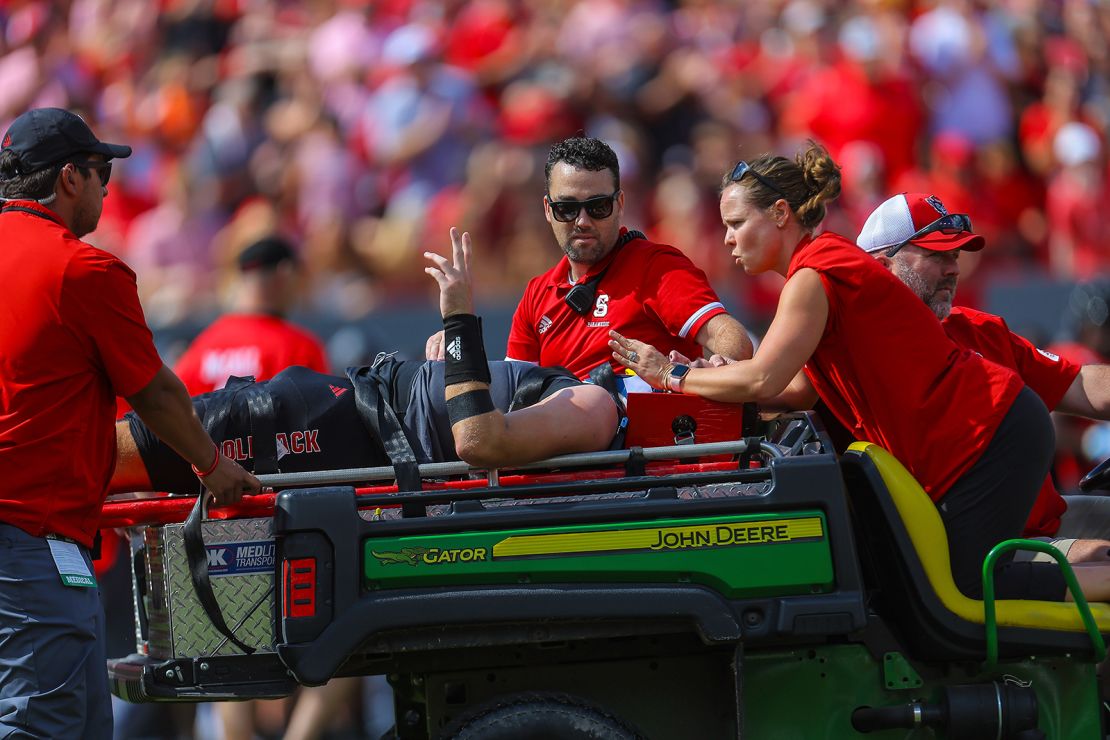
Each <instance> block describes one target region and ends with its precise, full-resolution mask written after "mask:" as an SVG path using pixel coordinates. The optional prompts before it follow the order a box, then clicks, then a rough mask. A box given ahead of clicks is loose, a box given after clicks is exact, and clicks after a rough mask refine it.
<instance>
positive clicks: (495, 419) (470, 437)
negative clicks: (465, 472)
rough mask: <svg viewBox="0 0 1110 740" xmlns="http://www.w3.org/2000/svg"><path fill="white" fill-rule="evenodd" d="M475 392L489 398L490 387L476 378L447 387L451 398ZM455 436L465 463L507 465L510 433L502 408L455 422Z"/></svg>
mask: <svg viewBox="0 0 1110 740" xmlns="http://www.w3.org/2000/svg"><path fill="white" fill-rule="evenodd" d="M471 392H478V393H485V394H486V395H487V397H488V394H489V386H488V385H487V384H485V383H482V382H479V381H476V380H472V381H467V382H465V383H454V384H452V385H449V386H447V396H446V397H447V401H448V402H450V401H451V400H452V399H455V398H458V397H460V396H462V395H463V394H465V393H471ZM451 435H452V436H453V437H454V438H455V454H457V455H458V456H459V459H461V460H463V461H464V462H467V463H470V464H471V465H474V466H475V467H484V466H490V467H494V466H497V465H501V464H503V460H502V458H503V454H504V452H505V447H506V444H505V440H506V438H507V436H508V435H507V429H506V426H505V415H504V414H503V413H501V412H500V411H498V410H496V409H494V410H493V411H489V412H487V413H482V414H474V415H473V416H468V417H467V418H465V419H461V420H457V421H454V423H452V424H451Z"/></svg>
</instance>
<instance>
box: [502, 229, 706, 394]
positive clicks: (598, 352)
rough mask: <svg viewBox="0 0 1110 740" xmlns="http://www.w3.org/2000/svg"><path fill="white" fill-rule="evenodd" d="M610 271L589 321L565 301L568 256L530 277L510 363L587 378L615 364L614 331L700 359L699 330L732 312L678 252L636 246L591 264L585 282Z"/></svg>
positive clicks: (646, 243) (600, 286)
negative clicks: (555, 368) (606, 364)
mask: <svg viewBox="0 0 1110 740" xmlns="http://www.w3.org/2000/svg"><path fill="white" fill-rule="evenodd" d="M625 231H626V230H625V229H623V228H622V229H621V234H624V233H625ZM610 264H611V265H612V267H611V268H610V269H609V271H608V272H606V273H605V275H604V277H602V279H601V282H599V283H598V284H597V294H596V298H595V299H594V303H593V306H592V307H591V309H590V310H589V311H587V312H586V315H584V316H583V315H581V314H579V313H576V312H575V311H574V309H572V308H571V307H570V306H568V305H567V304H566V302H565V301H564V300H563V299H564V298H565V297H566V295H567V293H569V292H570V289H571V287H572V286H571V283H570V262H569V261H568V260H567V258H566V257H565V256H564V257H563V259H561V260H559V264H557V265H555V267H554V268H553V269H551V270H549V271H548V272H546V273H544V274H543V275H540V276H539V277H535V278H532V280H531V281H530V282H529V283H528V287H527V288H526V289H525V291H524V297H523V298H521V300H520V305H519V306H517V309H516V313H515V314H513V326H512V329H511V331H510V332H509V345H508V349H507V351H506V353H505V354H506V357H505V359H507V360H525V361H528V362H536V363H539V364H540V365H545V366H554V365H561V366H563V367H565V368H566V369H568V370H570V371H571V372H572V373H574V374H575V375H577V376H578V377H579V378H585V377H587V376H588V375H589V373H590V370H592V369H593V368H595V367H597V366H598V365H600V364H601V363H603V362H610V363H611V361H612V352H611V351H610V349H609V346H608V342H609V330H610V329H615V330H616V331H619V332H620V333H621V334H623V335H624V336H626V337H629V338H631V339H639V340H640V341H642V342H647V343H648V344H650V345H652V346H654V347H655V348H657V349H658V350H659V351H660V352H663V353H664V354H666V353H668V352H670V351H671V350H678V351H679V352H681V353H682V354H684V355H686V356H687V357H691V358H693V357H700V356H701V354H702V352H701V347H700V346H699V345H698V343H697V342H696V341H695V337H697V334H698V331H699V330H701V328H702V327H703V326H704V325H705V323H706V322H707V321H709V319H711V318H713V317H714V316H716V315H718V314H722V313H727V312H726V311H725V307H724V306H723V305H721V301H720V299H719V298H718V297H717V294H716V293H715V292H714V291H713V289H712V288H711V287H709V281H708V280H707V279H706V277H705V273H704V272H702V271H701V270H699V269H698V268H697V267H695V266H694V263H693V262H691V261H690V260H689V258H688V257H686V255H684V254H683V253H682V252H680V251H679V250H677V249H675V248H674V247H671V246H668V245H665V244H655V243H653V242H650V241H648V240H647V239H634V240H632V241H630V242H628V243H627V244H625V245H624V246H623V247H621V248H619V249H618V250H616V251H615V252H613V253H611V254H610V255H609V256H607V257H606V258H605V259H603V260H601V261H600V262H598V263H597V264H596V265H593V266H592V267H591V268H590V270H589V272H587V273H586V275H584V276H583V278H582V282H585V281H588V280H589V279H590V278H591V277H593V276H594V275H596V274H598V273H599V272H601V271H602V270H604V269H605V268H606V267H607V266H608V265H610ZM614 369H621V368H618V367H617V366H616V365H614Z"/></svg>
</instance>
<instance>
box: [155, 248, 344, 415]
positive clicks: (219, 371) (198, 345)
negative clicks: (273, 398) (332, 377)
mask: <svg viewBox="0 0 1110 740" xmlns="http://www.w3.org/2000/svg"><path fill="white" fill-rule="evenodd" d="M238 265H239V282H238V284H237V286H236V288H235V298H234V301H235V310H234V311H233V312H232V313H230V314H227V315H226V316H222V317H220V318H219V319H217V320H216V321H215V322H213V323H212V324H211V325H210V326H209V327H208V328H207V329H205V330H204V331H202V332H201V333H200V335H199V336H197V338H196V339H195V340H193V343H192V344H191V345H190V346H189V349H187V350H186V351H185V353H184V354H183V355H182V356H181V359H180V360H178V362H177V365H176V367H175V368H174V370H175V371H176V372H177V375H178V377H180V378H181V380H182V382H183V383H185V387H186V388H188V389H189V393H191V394H193V395H197V394H200V393H208V392H210V391H214V390H219V389H220V388H223V387H224V384H225V383H226V382H227V379H228V378H229V377H231V376H236V377H240V378H243V377H252V378H254V379H255V380H269V379H270V378H272V377H274V376H275V375H277V374H278V373H279V372H281V371H282V370H284V369H285V368H287V367H290V366H292V365H303V366H305V367H307V368H309V369H311V370H315V371H317V372H321V373H326V372H327V371H328V367H327V361H326V360H325V359H324V348H323V346H322V345H321V344H320V340H319V339H317V338H316V337H315V336H313V335H312V334H310V333H309V332H307V331H305V330H304V329H301V328H300V327H298V326H295V325H294V324H291V323H290V322H288V321H286V320H285V314H286V312H287V311H288V310H289V308H290V307H291V306H292V305H293V302H294V300H295V298H296V295H297V278H298V265H297V256H296V253H295V252H294V251H293V247H292V246H291V245H290V244H289V242H287V241H286V240H285V239H283V238H281V237H280V236H267V237H264V238H262V239H259V240H258V241H256V242H254V243H253V244H251V245H249V246H248V247H247V248H246V249H244V250H243V251H242V252H240V253H239V258H238Z"/></svg>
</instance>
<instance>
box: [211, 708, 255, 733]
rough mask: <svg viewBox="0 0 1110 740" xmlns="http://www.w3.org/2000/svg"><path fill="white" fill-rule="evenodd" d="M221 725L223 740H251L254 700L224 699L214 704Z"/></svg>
mask: <svg viewBox="0 0 1110 740" xmlns="http://www.w3.org/2000/svg"><path fill="white" fill-rule="evenodd" d="M216 712H217V714H218V715H219V718H220V725H222V727H223V732H224V738H223V740H251V738H253V737H254V702H253V701H225V702H220V703H219V704H217V705H216Z"/></svg>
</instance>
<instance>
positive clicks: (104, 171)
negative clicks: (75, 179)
mask: <svg viewBox="0 0 1110 740" xmlns="http://www.w3.org/2000/svg"><path fill="white" fill-rule="evenodd" d="M70 162H72V163H73V164H74V165H75V166H77V167H87V168H88V169H90V170H96V173H97V176H98V177H100V184H101V185H102V186H105V187H107V185H108V181H109V180H111V179H112V163H111V162H93V161H90V160H87V159H71V160H70Z"/></svg>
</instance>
